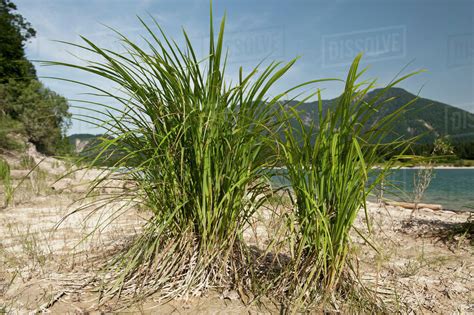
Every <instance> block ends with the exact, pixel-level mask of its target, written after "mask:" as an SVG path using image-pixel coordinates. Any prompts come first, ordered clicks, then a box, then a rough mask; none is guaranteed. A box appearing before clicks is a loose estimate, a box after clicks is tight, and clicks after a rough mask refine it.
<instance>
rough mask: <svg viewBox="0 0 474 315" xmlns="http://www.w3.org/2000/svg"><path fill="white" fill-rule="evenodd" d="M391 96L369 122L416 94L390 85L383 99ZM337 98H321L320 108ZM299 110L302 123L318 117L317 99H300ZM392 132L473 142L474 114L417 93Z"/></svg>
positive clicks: (426, 139) (427, 139) (422, 140)
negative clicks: (301, 100) (419, 95)
mask: <svg viewBox="0 0 474 315" xmlns="http://www.w3.org/2000/svg"><path fill="white" fill-rule="evenodd" d="M379 91H380V90H379V89H376V90H373V91H371V92H369V93H368V94H367V96H366V98H367V99H371V98H373V97H374V96H375V95H376V94H377V93H378V92H379ZM392 97H393V98H395V99H394V100H392V101H390V102H388V103H387V104H385V105H383V106H382V107H381V108H380V110H379V112H378V113H377V114H375V115H374V117H373V120H372V121H369V122H368V123H369V124H372V123H374V122H375V121H377V120H379V119H381V118H382V117H385V116H386V115H388V114H390V113H392V112H394V111H395V110H397V109H398V108H400V107H401V106H403V105H405V104H406V103H408V102H410V101H412V100H413V99H415V98H416V97H417V96H416V95H414V94H412V93H410V92H408V91H406V90H404V89H402V88H391V89H389V90H388V91H387V92H386V93H385V95H384V97H383V99H382V100H386V99H388V98H392ZM336 101H337V98H336V99H331V100H323V101H322V104H323V111H326V110H327V109H328V108H331V107H333V106H335V104H336ZM294 104H296V102H292V103H291V104H290V105H294ZM298 110H299V111H300V114H301V116H302V118H303V122H304V123H306V124H309V123H310V122H311V120H318V103H317V102H316V101H315V102H308V103H303V104H301V105H300V106H299V107H298ZM395 132H396V134H394V135H393V136H394V137H398V136H402V137H405V138H411V137H413V136H416V135H420V134H423V136H422V137H421V138H420V140H419V143H421V144H426V143H433V141H434V139H436V138H438V137H447V138H448V139H449V140H450V141H451V142H452V143H453V144H456V143H466V142H474V114H472V113H470V112H468V111H465V110H463V109H460V108H457V107H454V106H451V105H448V104H444V103H441V102H437V101H433V100H429V99H426V98H421V97H420V98H418V99H417V100H416V101H415V102H414V103H413V104H412V105H410V106H409V107H408V108H407V109H406V110H405V111H404V112H403V113H402V115H401V116H400V117H399V119H398V120H397V122H396V128H395Z"/></svg>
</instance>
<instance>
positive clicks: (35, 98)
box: [0, 0, 70, 154]
mask: <svg viewBox="0 0 474 315" xmlns="http://www.w3.org/2000/svg"><path fill="white" fill-rule="evenodd" d="M15 10H16V6H15V5H14V4H13V3H12V2H11V1H10V0H0V123H1V124H0V148H3V149H8V150H14V149H17V150H18V149H22V147H24V140H22V139H21V138H26V140H27V141H30V142H32V143H33V144H35V145H36V148H37V149H38V151H40V152H42V153H45V154H57V153H65V152H67V151H68V150H69V145H68V143H67V141H66V139H65V130H66V128H67V127H68V126H69V124H70V114H69V113H68V107H69V106H68V103H67V101H66V99H64V98H63V97H61V96H60V95H58V94H56V93H54V92H53V91H51V90H50V89H48V88H46V87H44V86H43V84H42V83H40V82H39V81H37V78H36V73H35V69H34V66H33V64H31V62H29V61H28V60H27V59H26V57H25V51H24V46H25V44H26V43H27V41H28V40H29V39H31V38H32V37H34V36H35V35H36V32H35V30H34V29H33V28H32V27H31V25H30V23H28V22H26V21H25V19H24V18H23V17H22V16H21V15H20V14H18V13H15Z"/></svg>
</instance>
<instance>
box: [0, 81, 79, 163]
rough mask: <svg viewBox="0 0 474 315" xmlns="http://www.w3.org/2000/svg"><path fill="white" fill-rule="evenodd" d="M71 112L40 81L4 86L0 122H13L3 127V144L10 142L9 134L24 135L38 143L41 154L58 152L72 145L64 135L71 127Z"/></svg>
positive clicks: (0, 93)
mask: <svg viewBox="0 0 474 315" xmlns="http://www.w3.org/2000/svg"><path fill="white" fill-rule="evenodd" d="M68 109H69V105H68V103H67V101H66V99H65V98H64V97H62V96H60V95H58V94H57V93H55V92H53V91H51V90H50V89H48V88H46V87H44V86H43V84H42V83H40V82H38V81H36V80H32V81H30V82H28V83H25V82H18V81H14V80H10V81H8V82H7V83H5V84H0V119H3V120H5V121H9V122H10V126H8V125H6V126H5V125H2V127H0V139H2V140H0V141H3V142H6V141H7V140H4V139H6V138H7V135H8V134H11V133H16V134H21V135H24V136H25V137H26V138H27V139H28V141H30V142H32V143H33V144H35V146H36V148H37V149H38V151H40V152H42V153H45V154H55V153H58V151H60V148H61V147H65V148H67V146H68V142H67V139H66V138H65V136H64V134H65V131H66V129H67V128H68V127H69V125H70V117H71V115H70V113H69V112H68ZM0 143H1V142H0ZM2 147H11V145H10V146H8V144H5V145H3V146H2Z"/></svg>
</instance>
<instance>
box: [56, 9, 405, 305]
mask: <svg viewBox="0 0 474 315" xmlns="http://www.w3.org/2000/svg"><path fill="white" fill-rule="evenodd" d="M140 21H141V22H142V24H143V27H144V30H145V31H146V33H147V35H146V37H144V38H143V40H144V41H145V43H146V45H145V46H146V47H144V48H142V47H141V46H140V45H138V44H137V43H134V42H132V41H131V40H129V39H128V38H127V37H125V36H123V35H121V34H120V33H119V32H116V34H117V35H118V36H119V38H120V41H121V43H122V46H123V47H124V48H125V51H126V52H125V53H118V52H115V51H111V50H108V49H104V48H100V47H99V46H98V45H97V44H96V43H93V42H91V41H90V40H88V39H87V38H83V40H84V43H85V44H84V45H77V44H71V45H73V46H75V47H77V48H80V49H83V50H84V52H87V53H88V54H91V53H92V54H94V55H95V56H96V57H98V59H100V60H101V61H89V62H88V64H87V65H76V64H68V63H61V62H50V63H49V64H53V65H61V66H66V67H70V68H74V69H77V70H80V71H85V72H88V73H91V74H93V75H96V76H98V77H100V78H102V79H106V80H108V81H110V82H111V83H112V84H114V85H116V86H118V87H119V88H120V90H119V92H111V91H108V90H105V89H101V88H100V87H97V86H94V85H91V84H89V83H86V82H77V81H74V80H68V79H65V80H66V81H71V82H73V83H77V84H81V85H82V86H84V87H87V88H91V89H93V90H95V91H94V92H93V94H94V95H96V96H102V97H106V98H108V99H109V100H110V99H111V100H112V101H113V102H114V103H115V104H116V106H111V105H107V104H106V102H104V103H101V102H93V101H83V102H84V103H85V104H86V105H84V106H83V107H80V108H82V109H84V110H89V111H90V114H87V115H83V116H82V118H81V119H83V120H84V121H86V122H89V123H92V124H93V125H95V126H98V127H101V128H104V129H105V130H107V134H106V135H105V136H104V137H102V140H101V141H100V142H97V143H96V144H95V148H94V150H93V151H94V152H96V153H97V156H96V157H95V158H93V160H92V161H90V163H89V165H88V167H90V168H96V167H101V166H103V165H108V168H107V169H106V170H105V171H104V174H105V176H103V175H104V174H102V175H101V176H100V177H99V178H98V179H97V181H96V183H95V184H94V186H93V187H92V189H94V188H95V187H97V186H99V185H100V183H101V182H104V181H107V180H108V179H111V178H117V176H119V177H121V178H122V179H125V180H131V181H133V182H134V183H135V186H134V187H135V188H134V190H133V191H127V192H123V193H119V194H118V195H117V196H112V197H110V199H107V201H108V203H110V201H125V203H122V204H125V205H131V206H134V205H137V204H138V205H139V206H140V208H142V209H146V210H147V213H148V216H147V218H148V221H147V223H146V224H145V226H144V227H143V231H142V232H141V234H140V236H139V237H137V238H136V239H134V240H133V241H132V242H131V243H130V244H129V245H128V246H127V247H126V249H125V250H124V251H122V252H121V253H120V255H118V256H117V257H116V258H115V259H113V260H112V261H111V262H110V264H109V265H108V271H110V272H111V275H112V279H113V281H110V278H107V279H108V280H107V281H106V283H105V289H104V291H103V294H104V297H111V296H117V295H118V296H127V297H130V296H132V297H136V296H137V295H138V296H141V295H142V294H151V293H153V292H155V291H157V290H159V291H160V297H161V298H173V297H176V296H183V295H185V296H187V295H193V294H195V295H198V294H200V292H202V291H203V290H206V289H209V288H216V287H217V288H219V287H233V288H234V289H235V288H236V287H237V286H240V285H243V286H246V288H249V289H252V288H253V287H252V284H249V282H251V281H253V279H252V277H259V276H261V275H262V274H264V272H263V273H262V272H260V271H257V270H256V269H255V270H252V268H261V267H262V266H258V260H257V263H255V262H251V263H250V264H249V261H250V260H251V259H249V258H250V257H252V256H251V255H249V253H250V252H251V251H250V250H249V248H247V246H246V245H245V242H244V241H243V229H244V227H245V225H246V224H247V223H248V221H249V219H250V218H251V217H252V216H253V215H254V213H255V211H257V210H258V209H259V208H260V207H261V205H262V204H263V203H264V202H265V201H266V196H267V195H270V194H271V193H272V191H271V186H270V185H269V184H268V176H269V172H268V170H269V169H271V168H272V167H274V166H275V165H276V164H277V163H281V162H282V161H283V163H284V165H285V166H286V168H287V170H288V179H289V181H290V183H291V186H292V189H293V194H292V198H293V208H294V209H293V211H292V212H291V213H290V214H289V218H290V220H289V223H290V225H289V227H290V229H289V230H290V233H289V241H290V242H289V243H290V246H289V248H290V251H289V252H290V259H289V263H288V264H286V265H285V268H283V269H281V270H282V272H281V273H280V274H276V275H274V279H271V281H270V286H277V287H279V288H283V291H284V293H285V295H286V299H287V301H285V303H288V304H291V305H303V304H308V303H310V302H313V301H316V300H317V298H318V294H320V293H321V292H332V291H333V290H335V289H336V288H338V286H339V283H340V279H341V274H342V272H343V271H344V270H345V264H346V258H347V255H348V250H349V231H350V230H351V228H352V225H353V222H354V220H355V217H356V215H357V213H358V211H359V209H360V208H361V207H365V200H366V197H367V195H368V193H369V192H370V191H371V190H372V188H373V187H375V186H376V185H377V184H378V183H379V182H380V180H381V178H382V177H383V175H384V173H385V172H386V171H387V169H388V167H390V165H391V163H392V162H391V161H392V160H390V161H389V162H386V163H385V164H384V165H385V168H384V169H382V170H379V173H377V174H376V175H375V178H376V179H375V181H372V182H371V183H370V185H369V186H368V187H367V184H368V179H369V177H370V176H371V173H372V171H373V170H372V167H373V166H375V165H376V163H379V162H380V161H381V160H382V159H383V158H384V156H383V154H382V156H381V154H380V152H389V151H390V149H397V150H401V152H403V150H404V148H405V145H406V142H404V141H396V142H391V143H384V142H383V139H384V136H385V135H386V134H387V133H388V132H389V129H387V128H386V127H387V126H389V125H390V124H391V123H392V122H393V121H394V120H395V119H396V118H397V117H398V115H399V114H400V113H401V112H402V111H403V110H404V108H403V107H402V108H400V109H399V110H398V111H397V112H395V113H394V114H392V115H388V116H385V117H384V118H383V119H381V120H379V121H376V122H375V123H373V124H372V125H371V126H370V127H367V126H366V123H367V122H368V121H369V120H370V118H371V117H372V115H374V113H375V112H376V111H377V110H378V109H379V108H380V107H382V106H383V105H384V104H385V103H386V102H389V101H390V100H391V99H388V100H383V101H381V99H382V96H383V93H384V91H386V90H387V89H388V88H390V87H391V86H393V85H395V84H396V83H398V82H399V81H401V80H403V79H405V78H406V77H402V78H400V79H398V80H396V81H394V82H392V83H391V84H390V85H389V86H387V87H386V89H385V90H382V91H381V92H380V93H379V94H378V95H377V96H376V97H375V98H373V99H370V100H367V99H366V98H365V96H366V94H367V92H368V91H369V90H370V89H371V88H373V86H374V84H375V83H374V82H363V83H357V80H358V79H359V78H360V76H361V74H362V72H358V65H359V61H360V56H359V57H357V58H356V59H355V61H354V63H353V65H352V67H351V69H350V71H349V75H348V77H347V80H346V85H345V89H344V92H343V94H342V95H341V97H340V98H339V99H338V102H337V105H336V106H335V107H334V108H330V109H328V110H327V111H324V112H323V108H322V102H321V101H320V102H319V121H318V123H317V124H316V123H313V124H312V125H311V126H310V127H307V126H306V125H305V124H304V123H303V121H302V119H301V118H300V117H299V116H298V114H297V109H294V108H290V109H289V112H288V109H287V106H285V105H286V104H288V103H287V102H286V101H284V100H283V98H287V95H288V94H287V93H289V92H292V91H294V90H296V89H299V88H300V87H302V86H306V85H307V84H312V83H315V82H319V81H321V80H315V81H310V82H306V83H303V84H300V85H297V86H295V87H294V88H292V89H290V90H287V91H285V92H283V93H281V94H277V95H276V96H274V97H268V96H267V95H268V94H269V91H270V89H271V88H272V87H273V86H274V85H275V84H276V83H277V82H278V81H279V80H280V78H281V77H282V76H283V75H285V73H286V72H287V71H288V70H289V69H290V68H291V66H292V65H293V64H294V62H295V60H292V61H291V62H289V63H286V64H281V63H276V62H272V63H270V64H269V65H268V66H267V67H264V68H263V69H258V68H255V69H253V70H252V71H250V72H249V73H248V74H244V71H243V69H242V68H241V69H240V72H239V78H238V80H237V82H235V83H232V82H227V81H226V80H225V78H226V64H227V54H226V53H225V52H224V47H223V45H224V25H225V18H224V19H223V20H222V22H221V24H220V28H219V31H218V33H217V34H215V33H214V28H213V20H212V11H211V19H210V30H209V32H210V44H209V51H208V55H207V56H206V57H205V58H204V59H202V60H201V59H198V58H197V56H196V53H195V51H194V49H193V46H192V44H191V41H190V39H189V37H188V35H187V34H186V32H184V31H183V36H184V43H185V44H184V48H181V46H180V45H178V44H176V43H175V42H174V41H172V40H170V39H168V38H167V37H166V36H165V33H164V31H163V30H162V29H161V28H160V26H159V25H158V24H157V23H156V21H154V24H153V25H149V24H147V23H145V22H144V21H143V20H141V19H140ZM318 96H319V99H320V95H319V93H318ZM282 104H283V105H282ZM408 105H409V104H407V106H408ZM288 119H296V120H297V121H298V122H299V124H300V127H301V128H299V129H298V128H296V129H294V128H287V129H286V130H285V135H284V140H281V139H280V138H279V137H277V135H279V134H280V131H279V128H280V127H281V124H282V122H287V121H288ZM79 164H80V165H82V161H80V162H79ZM119 173H120V174H121V175H118V174H119ZM270 173H271V172H270ZM270 176H271V174H270ZM90 205H91V206H92V207H96V203H95V202H93V203H91V204H90ZM100 207H101V206H97V207H96V208H95V209H99V208H100ZM123 211H124V208H123V207H120V208H119V210H116V212H115V213H112V214H110V215H109V217H112V218H113V217H118V216H120V215H121V213H123ZM249 268H250V270H249ZM262 283H263V282H262ZM265 285H267V284H265ZM265 290H266V289H265ZM265 290H262V291H265Z"/></svg>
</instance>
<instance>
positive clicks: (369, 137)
mask: <svg viewBox="0 0 474 315" xmlns="http://www.w3.org/2000/svg"><path fill="white" fill-rule="evenodd" d="M360 59H361V56H360V55H359V56H357V57H356V58H355V60H354V62H353V64H352V66H351V67H350V70H349V73H348V76H347V79H346V81H345V87H344V91H343V93H342V94H341V96H340V97H339V98H338V99H337V102H336V104H335V105H334V106H332V107H329V108H324V109H323V106H322V101H321V96H320V92H319V91H318V92H317V95H318V99H319V102H318V115H319V120H318V122H314V121H313V122H312V123H310V125H309V126H308V125H306V124H305V123H304V122H303V120H302V119H301V118H300V117H299V116H298V114H297V107H296V108H293V109H290V113H287V114H286V117H285V119H286V120H288V119H296V121H297V122H298V124H299V127H298V128H286V129H285V133H284V137H283V138H284V139H283V140H282V142H281V152H282V158H283V161H284V165H285V166H286V169H287V178H288V181H289V183H290V186H291V188H292V193H291V197H292V200H293V212H292V214H291V216H290V222H289V224H290V225H289V229H290V246H289V248H290V255H291V261H292V263H291V264H290V267H289V270H287V273H286V274H284V275H283V276H282V278H281V279H282V280H281V281H282V284H280V286H281V287H285V288H288V290H287V291H286V293H287V295H288V299H289V300H290V301H289V303H290V304H292V305H293V306H296V307H298V306H300V305H307V304H308V302H309V303H310V302H314V301H317V300H318V296H319V297H320V296H321V295H325V294H329V295H330V294H331V293H332V292H334V290H335V289H337V288H338V287H339V283H340V279H341V275H342V273H343V271H344V270H345V264H346V258H347V255H348V252H349V249H350V246H349V245H350V238H349V232H350V231H351V229H352V227H353V224H354V220H355V219H356V217H357V214H358V212H359V210H360V209H365V207H366V199H367V196H368V194H369V193H370V192H371V191H372V189H373V188H374V187H376V186H377V185H379V184H380V182H381V181H382V179H383V178H384V176H385V175H386V173H387V172H388V171H389V170H390V168H391V167H392V166H393V163H394V161H395V160H397V159H398V158H399V156H395V157H392V158H386V156H384V154H383V152H387V153H388V152H390V151H392V150H398V151H397V152H402V154H403V153H404V152H405V151H406V149H407V148H408V144H409V141H407V140H403V139H400V140H398V141H391V142H387V141H386V140H385V139H387V136H388V135H390V134H391V132H392V131H393V129H392V128H393V122H394V121H395V120H396V119H397V117H399V115H400V114H401V113H402V112H403V111H404V110H405V109H406V107H407V106H409V105H410V104H411V103H413V102H414V101H415V100H413V101H412V102H409V103H407V104H406V105H405V106H402V107H400V108H399V109H398V110H397V111H395V112H394V113H392V114H389V115H387V116H385V117H384V118H382V119H380V120H378V121H375V122H374V120H373V119H371V118H372V117H373V116H374V115H375V114H376V113H377V112H378V110H379V109H380V108H381V107H383V106H385V105H386V103H388V102H390V101H392V100H393V99H390V98H389V99H387V98H383V95H384V93H385V92H386V91H387V90H388V89H389V88H391V87H392V86H394V85H395V84H397V83H398V82H400V81H402V80H404V79H406V78H407V77H409V76H411V75H413V74H414V73H413V74H409V75H407V76H403V77H400V78H398V79H396V80H394V81H393V82H392V83H390V84H389V85H388V86H386V87H385V88H384V89H382V90H381V91H380V92H379V93H378V94H377V95H376V96H375V97H373V98H371V99H368V98H367V97H366V95H367V93H368V92H369V91H370V90H372V89H373V88H374V86H375V81H363V82H359V81H360V80H358V79H359V78H360V76H361V75H362V74H363V73H364V71H365V70H362V71H359V70H358V67H359V63H360ZM291 111H293V114H291ZM368 122H372V123H371V124H370V125H369V124H368ZM392 139H393V137H392ZM381 162H383V163H382V165H383V166H382V167H376V166H377V165H378V164H380V163H381ZM369 179H370V181H369ZM366 214H367V212H366ZM367 221H369V220H367Z"/></svg>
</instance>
